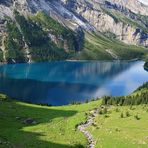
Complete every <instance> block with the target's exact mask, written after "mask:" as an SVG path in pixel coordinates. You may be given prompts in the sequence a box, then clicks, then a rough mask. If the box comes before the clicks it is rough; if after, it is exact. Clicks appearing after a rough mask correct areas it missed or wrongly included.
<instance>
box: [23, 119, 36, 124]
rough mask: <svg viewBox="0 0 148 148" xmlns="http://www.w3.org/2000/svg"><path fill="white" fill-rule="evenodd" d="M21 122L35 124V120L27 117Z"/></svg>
mask: <svg viewBox="0 0 148 148" xmlns="http://www.w3.org/2000/svg"><path fill="white" fill-rule="evenodd" d="M23 123H24V124H37V122H36V121H35V120H34V119H32V118H28V119H26V120H24V121H23Z"/></svg>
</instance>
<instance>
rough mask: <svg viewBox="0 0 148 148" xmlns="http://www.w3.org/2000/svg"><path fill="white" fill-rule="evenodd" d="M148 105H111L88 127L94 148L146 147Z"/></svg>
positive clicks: (147, 142)
mask: <svg viewBox="0 0 148 148" xmlns="http://www.w3.org/2000/svg"><path fill="white" fill-rule="evenodd" d="M147 122H148V106H146V105H139V106H132V107H130V106H112V107H109V108H107V113H104V114H98V116H97V117H96V118H95V119H94V124H93V125H92V126H90V127H89V128H88V130H89V131H90V132H91V134H92V135H93V137H94V138H95V140H96V148H101V147H102V148H108V147H109V148H115V147H119V148H125V147H127V148H138V147H139V148H146V147H148V137H147V135H148V131H147V128H148V125H147Z"/></svg>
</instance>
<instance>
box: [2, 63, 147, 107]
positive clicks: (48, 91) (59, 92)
mask: <svg viewBox="0 0 148 148" xmlns="http://www.w3.org/2000/svg"><path fill="white" fill-rule="evenodd" d="M143 65H144V62H143V61H134V62H129V61H113V62H103V61H101V62H100V61H81V62H78V61H76V62H71V61H69V62H68V61H63V62H44V63H32V64H13V65H1V66H0V93H4V94H7V95H8V96H10V97H13V98H15V99H18V100H22V101H25V102H30V103H37V104H40V103H41V104H49V105H50V104H51V105H65V104H69V103H73V102H85V101H86V100H89V99H92V98H96V97H101V96H104V95H112V96H122V95H128V94H130V93H131V92H133V91H134V90H135V89H137V88H138V87H139V86H140V85H142V84H143V83H144V82H146V81H148V72H147V71H145V70H144V68H143Z"/></svg>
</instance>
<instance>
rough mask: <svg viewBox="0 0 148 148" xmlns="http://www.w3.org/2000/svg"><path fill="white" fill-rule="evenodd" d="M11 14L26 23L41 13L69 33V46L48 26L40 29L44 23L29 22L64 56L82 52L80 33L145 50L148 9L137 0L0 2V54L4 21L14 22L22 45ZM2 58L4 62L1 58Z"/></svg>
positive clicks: (27, 52)
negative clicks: (22, 18) (95, 33)
mask: <svg viewBox="0 0 148 148" xmlns="http://www.w3.org/2000/svg"><path fill="white" fill-rule="evenodd" d="M14 10H17V11H18V12H19V13H20V15H23V16H25V18H26V19H27V20H28V18H29V20H30V16H31V17H32V16H36V14H37V13H38V12H39V11H42V12H44V13H45V14H47V15H48V16H50V17H51V18H53V19H54V20H55V21H57V22H58V23H60V24H61V25H62V26H63V27H64V28H67V29H70V30H73V32H74V33H73V35H74V36H71V38H73V40H71V41H70V43H69V39H68V37H67V38H65V37H64V35H62V34H58V35H57V34H55V32H54V33H53V31H51V30H52V28H50V27H51V26H50V27H49V26H48V27H47V25H46V26H45V25H44V24H45V22H44V23H43V22H39V21H37V20H33V24H34V23H35V24H36V25H38V27H41V30H42V31H43V32H44V33H45V34H46V35H45V36H46V37H47V38H49V39H50V40H51V41H52V42H53V43H54V44H55V45H56V46H57V47H58V48H63V49H65V52H66V53H67V52H68V51H69V50H70V48H73V49H74V51H80V50H82V44H83V40H84V34H83V30H85V31H94V32H101V33H103V34H104V35H106V34H111V35H113V36H114V38H116V39H118V40H120V41H122V42H124V43H126V44H131V45H132V44H133V45H142V46H145V47H148V6H146V5H144V4H142V3H140V2H139V1H138V0H2V1H0V28H1V32H0V42H1V43H0V46H1V47H0V48H1V51H3V52H4V51H6V47H5V40H6V37H7V35H8V34H7V31H6V30H7V29H6V24H7V22H8V18H9V19H10V20H11V21H12V22H15V24H16V27H17V28H18V30H19V32H20V33H21V36H22V38H23V40H24V42H25V36H24V33H23V32H22V31H21V27H20V24H19V23H18V22H17V21H16V18H15V15H14ZM29 23H30V22H29ZM33 24H32V25H33ZM41 25H42V26H41ZM70 32H71V31H70ZM108 37H110V36H108ZM14 40H15V39H14ZM14 40H13V43H15V42H14ZM70 44H73V46H71V45H70ZM24 45H26V44H25V43H24ZM23 48H25V49H26V50H25V51H26V54H27V57H30V56H29V54H30V51H28V48H30V47H26V46H24V47H23ZM33 48H34V47H33ZM7 50H8V49H7ZM31 54H32V53H31ZM0 56H1V54H0ZM3 58H4V59H6V55H5V54H3Z"/></svg>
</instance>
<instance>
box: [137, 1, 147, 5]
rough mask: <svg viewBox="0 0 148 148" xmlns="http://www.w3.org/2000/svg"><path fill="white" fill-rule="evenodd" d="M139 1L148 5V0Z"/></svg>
mask: <svg viewBox="0 0 148 148" xmlns="http://www.w3.org/2000/svg"><path fill="white" fill-rule="evenodd" d="M139 1H140V2H142V3H144V4H146V5H148V0H139Z"/></svg>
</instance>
